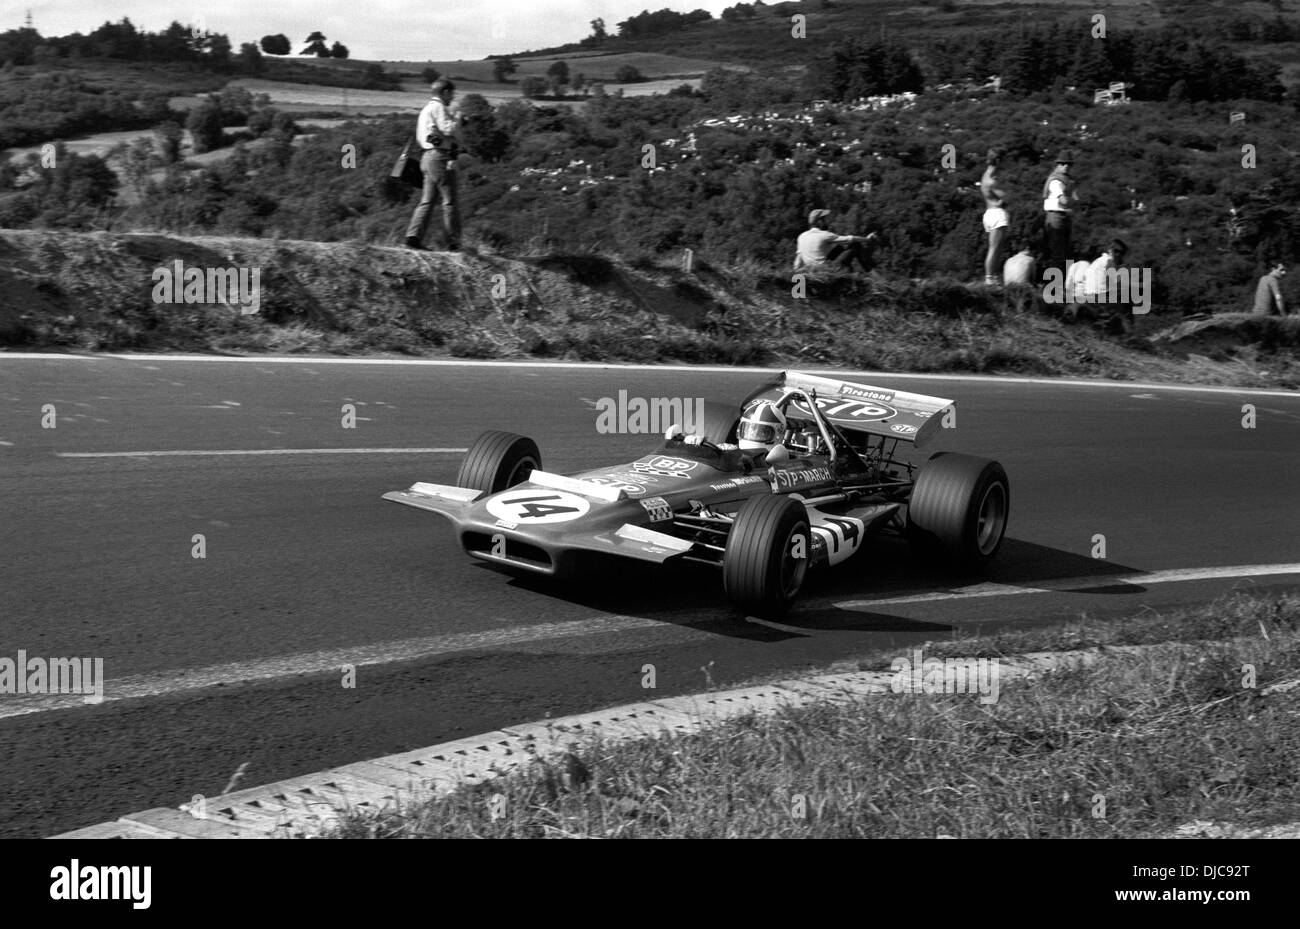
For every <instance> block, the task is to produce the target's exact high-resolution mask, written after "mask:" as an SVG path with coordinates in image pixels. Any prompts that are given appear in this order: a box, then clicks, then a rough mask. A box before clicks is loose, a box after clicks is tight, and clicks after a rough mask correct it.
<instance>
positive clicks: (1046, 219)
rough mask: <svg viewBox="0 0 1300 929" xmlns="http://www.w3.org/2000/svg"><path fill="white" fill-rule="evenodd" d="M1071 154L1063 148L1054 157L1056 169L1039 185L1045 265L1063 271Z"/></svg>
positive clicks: (1068, 225) (1071, 187) (1067, 252)
mask: <svg viewBox="0 0 1300 929" xmlns="http://www.w3.org/2000/svg"><path fill="white" fill-rule="evenodd" d="M1073 165H1074V153H1073V152H1071V151H1069V150H1068V149H1063V150H1062V151H1061V153H1060V154H1058V155H1057V156H1056V167H1054V168H1053V169H1052V173H1051V174H1049V175H1048V176H1047V181H1046V182H1045V183H1044V184H1043V237H1044V239H1045V240H1046V241H1045V242H1044V246H1045V248H1046V251H1047V262H1046V264H1047V265H1048V266H1050V267H1054V268H1065V267H1066V262H1067V261H1068V260H1069V256H1070V237H1071V233H1072V229H1071V223H1072V220H1071V216H1070V211H1071V208H1072V205H1073V203H1074V178H1072V177H1070V171H1071V170H1072V167H1073Z"/></svg>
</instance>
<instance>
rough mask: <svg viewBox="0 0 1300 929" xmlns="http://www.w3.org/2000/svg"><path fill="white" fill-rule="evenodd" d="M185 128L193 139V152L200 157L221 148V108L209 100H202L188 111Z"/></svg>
mask: <svg viewBox="0 0 1300 929" xmlns="http://www.w3.org/2000/svg"><path fill="white" fill-rule="evenodd" d="M185 128H186V129H188V130H189V131H190V135H192V136H193V137H194V152H195V154H198V155H202V154H203V153H204V152H210V151H212V150H213V149H217V148H220V147H221V107H219V106H217V104H215V103H213V102H212V101H211V100H204V101H203V102H202V103H200V104H199V105H198V106H196V107H195V108H194V109H192V110H190V115H189V118H187V119H186V120H185Z"/></svg>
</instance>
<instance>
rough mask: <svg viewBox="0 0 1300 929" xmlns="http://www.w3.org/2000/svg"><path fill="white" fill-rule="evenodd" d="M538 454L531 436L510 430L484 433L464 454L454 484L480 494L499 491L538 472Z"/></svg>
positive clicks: (539, 467) (539, 455)
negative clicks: (517, 433) (516, 433)
mask: <svg viewBox="0 0 1300 929" xmlns="http://www.w3.org/2000/svg"><path fill="white" fill-rule="evenodd" d="M541 467H542V453H541V452H539V451H538V450H537V443H536V442H534V441H533V440H532V439H529V438H526V437H524V436H521V435H515V434H514V433H513V432H496V431H492V432H485V433H483V434H482V435H481V436H479V437H478V438H477V439H475V440H474V444H473V445H471V446H470V449H469V451H468V452H466V453H465V460H464V461H462V462H461V463H460V471H459V472H458V473H457V474H456V486H458V487H467V488H469V489H471V490H478V491H482V492H483V493H489V494H495V493H500V492H501V491H503V490H505V489H506V488H508V487H513V486H515V485H516V484H522V483H523V482H524V481H526V480H528V475H530V474H532V473H533V471H540V470H541Z"/></svg>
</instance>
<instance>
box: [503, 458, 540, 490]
mask: <svg viewBox="0 0 1300 929" xmlns="http://www.w3.org/2000/svg"><path fill="white" fill-rule="evenodd" d="M536 470H537V462H536V461H534V460H533V459H531V458H521V459H520V460H519V461H518V463H516V464H515V467H514V470H512V471H511V472H510V477H509V479H508V480H507V481H506V486H507V487H514V486H515V485H516V484H522V483H523V482H524V481H526V480H528V476H529V475H530V474H532V473H533V472H534V471H536Z"/></svg>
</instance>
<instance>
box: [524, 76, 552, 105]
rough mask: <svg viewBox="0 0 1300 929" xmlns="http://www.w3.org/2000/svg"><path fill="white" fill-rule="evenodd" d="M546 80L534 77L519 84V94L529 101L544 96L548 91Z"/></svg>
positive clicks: (527, 78)
mask: <svg viewBox="0 0 1300 929" xmlns="http://www.w3.org/2000/svg"><path fill="white" fill-rule="evenodd" d="M547 89H548V88H547V84H546V78H544V77H537V76H536V75H532V76H529V77H526V78H524V79H523V80H522V81H520V82H519V92H520V93H521V94H523V95H524V96H525V97H527V98H528V99H529V100H536V99H537V98H538V97H541V96H544V95H545V93H546V91H547Z"/></svg>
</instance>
